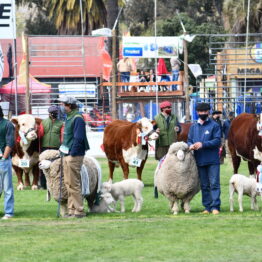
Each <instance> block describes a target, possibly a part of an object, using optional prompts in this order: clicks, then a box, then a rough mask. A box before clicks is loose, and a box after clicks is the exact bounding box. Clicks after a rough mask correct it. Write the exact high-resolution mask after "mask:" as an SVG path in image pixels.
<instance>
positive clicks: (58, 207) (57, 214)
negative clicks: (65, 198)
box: [56, 155, 63, 217]
mask: <svg viewBox="0 0 262 262" xmlns="http://www.w3.org/2000/svg"><path fill="white" fill-rule="evenodd" d="M62 179H63V155H61V169H60V181H59V182H60V184H59V198H58V206H57V212H56V216H57V217H60V208H61V198H62Z"/></svg>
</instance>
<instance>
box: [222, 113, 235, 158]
mask: <svg viewBox="0 0 262 262" xmlns="http://www.w3.org/2000/svg"><path fill="white" fill-rule="evenodd" d="M234 118H235V114H234V112H229V114H228V119H227V120H225V122H224V125H223V134H224V138H225V145H226V155H227V156H230V152H229V149H228V132H229V128H230V126H231V122H232V121H233V120H234Z"/></svg>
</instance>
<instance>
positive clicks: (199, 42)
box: [158, 13, 224, 72]
mask: <svg viewBox="0 0 262 262" xmlns="http://www.w3.org/2000/svg"><path fill="white" fill-rule="evenodd" d="M180 16H181V19H182V21H183V23H184V26H185V28H186V30H187V33H189V34H218V33H223V32H224V31H223V28H222V27H219V26H217V25H215V24H213V23H202V24H200V25H199V24H197V23H196V21H195V20H194V19H192V18H190V17H189V16H188V15H187V14H186V13H181V14H180ZM158 34H159V35H162V36H179V35H182V34H183V30H182V27H181V24H180V22H179V19H178V17H177V16H174V17H173V19H167V20H163V21H159V26H158ZM181 59H182V60H183V58H182V57H181ZM207 61H209V37H207V36H196V37H195V39H194V40H193V41H192V42H191V43H188V62H189V63H194V64H200V66H201V67H202V69H203V71H205V72H207V71H208V70H209V67H208V63H207Z"/></svg>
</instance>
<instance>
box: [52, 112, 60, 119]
mask: <svg viewBox="0 0 262 262" xmlns="http://www.w3.org/2000/svg"><path fill="white" fill-rule="evenodd" d="M50 115H51V117H52V118H53V119H57V116H58V113H51V114H50Z"/></svg>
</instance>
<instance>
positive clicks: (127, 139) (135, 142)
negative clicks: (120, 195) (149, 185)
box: [103, 118, 158, 180]
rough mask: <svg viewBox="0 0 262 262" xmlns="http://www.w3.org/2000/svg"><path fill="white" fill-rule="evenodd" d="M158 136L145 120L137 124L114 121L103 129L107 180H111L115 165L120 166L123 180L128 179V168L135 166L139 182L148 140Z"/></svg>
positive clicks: (147, 120)
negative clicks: (108, 173)
mask: <svg viewBox="0 0 262 262" xmlns="http://www.w3.org/2000/svg"><path fill="white" fill-rule="evenodd" d="M157 138H158V134H157V133H156V132H155V131H154V130H153V124H152V123H151V122H150V120H149V119H147V118H142V119H141V120H139V121H138V122H137V123H131V122H128V121H123V120H115V121H113V122H112V123H111V124H109V125H108V126H107V127H106V128H105V132H104V140H103V147H104V151H105V154H106V156H107V159H108V165H109V172H110V175H109V179H110V180H113V173H114V169H115V167H116V165H118V164H120V165H121V167H122V169H123V172H124V178H125V179H127V178H128V174H129V166H136V167H137V169H136V171H137V178H138V179H140V180H141V175H142V171H143V168H144V165H145V162H146V160H147V155H148V140H155V139H157Z"/></svg>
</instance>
